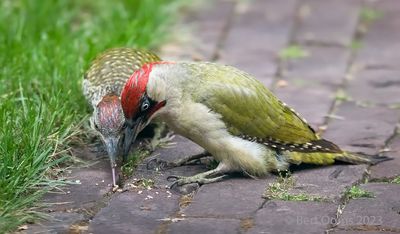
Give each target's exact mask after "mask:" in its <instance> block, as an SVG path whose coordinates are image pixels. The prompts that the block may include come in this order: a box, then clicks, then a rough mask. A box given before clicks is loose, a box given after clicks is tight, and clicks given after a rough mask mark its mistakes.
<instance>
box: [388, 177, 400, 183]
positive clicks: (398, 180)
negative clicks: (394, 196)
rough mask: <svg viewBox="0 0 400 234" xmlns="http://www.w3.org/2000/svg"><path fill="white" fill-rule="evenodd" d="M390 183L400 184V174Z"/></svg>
mask: <svg viewBox="0 0 400 234" xmlns="http://www.w3.org/2000/svg"><path fill="white" fill-rule="evenodd" d="M390 183H393V184H400V176H397V177H396V178H394V179H393V180H392V181H390Z"/></svg>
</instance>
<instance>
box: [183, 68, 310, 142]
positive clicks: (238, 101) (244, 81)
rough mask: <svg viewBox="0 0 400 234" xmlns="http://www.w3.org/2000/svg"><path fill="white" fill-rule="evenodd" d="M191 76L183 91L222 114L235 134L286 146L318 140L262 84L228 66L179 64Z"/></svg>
mask: <svg viewBox="0 0 400 234" xmlns="http://www.w3.org/2000/svg"><path fill="white" fill-rule="evenodd" d="M182 66H183V67H186V69H185V70H187V71H188V73H191V74H192V75H190V77H193V79H191V80H190V81H189V80H188V82H187V84H186V85H185V88H186V89H187V93H190V94H191V96H192V98H193V99H194V100H195V101H196V102H201V103H203V104H205V105H206V106H207V107H208V108H210V109H211V110H212V111H214V112H216V113H218V114H221V116H222V118H223V120H224V122H225V123H226V124H227V126H228V127H229V129H230V131H231V132H232V133H233V134H235V135H243V136H245V135H247V136H249V137H259V138H273V139H275V140H278V141H282V143H283V142H287V143H305V142H310V141H313V140H317V139H318V138H317V136H316V135H315V133H314V131H313V130H312V128H311V127H310V126H309V125H308V124H307V122H306V121H305V120H304V119H302V118H301V117H300V116H299V115H298V114H297V113H296V112H295V111H294V110H293V109H291V108H290V107H288V106H287V105H286V104H284V103H283V102H281V101H280V100H279V99H278V98H276V97H275V96H274V95H273V94H272V93H271V92H270V91H269V90H268V89H267V88H266V87H265V86H264V85H263V84H262V83H260V82H259V81H257V80H256V79H255V78H253V77H252V76H250V75H249V74H247V73H245V72H243V71H240V70H238V69H236V68H234V67H231V66H224V65H219V64H214V63H182Z"/></svg>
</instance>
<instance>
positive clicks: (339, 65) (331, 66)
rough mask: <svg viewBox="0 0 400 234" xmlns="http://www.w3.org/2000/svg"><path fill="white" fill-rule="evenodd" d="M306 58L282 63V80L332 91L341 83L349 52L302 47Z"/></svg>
mask: <svg viewBox="0 0 400 234" xmlns="http://www.w3.org/2000/svg"><path fill="white" fill-rule="evenodd" d="M302 48H303V49H304V51H306V52H307V53H308V56H307V57H304V58H299V59H289V60H287V61H285V62H284V63H283V72H282V73H283V74H282V76H283V78H284V79H285V80H289V81H296V82H300V81H301V82H304V83H307V84H309V85H310V88H313V87H314V85H315V84H319V85H322V86H326V87H328V88H330V89H331V90H333V91H336V89H337V87H338V86H339V85H340V84H341V83H342V81H343V78H344V75H345V74H346V70H347V64H348V61H349V58H350V52H349V50H347V49H345V48H342V47H323V46H303V47H302Z"/></svg>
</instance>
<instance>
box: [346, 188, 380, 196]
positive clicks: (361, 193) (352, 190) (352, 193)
mask: <svg viewBox="0 0 400 234" xmlns="http://www.w3.org/2000/svg"><path fill="white" fill-rule="evenodd" d="M346 196H347V198H348V199H357V198H362V197H366V198H372V197H375V195H374V194H373V193H372V192H369V191H367V190H364V189H362V188H360V187H359V186H352V187H351V188H350V189H349V190H347V192H346Z"/></svg>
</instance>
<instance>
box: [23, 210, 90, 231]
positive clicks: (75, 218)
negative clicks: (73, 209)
mask: <svg viewBox="0 0 400 234" xmlns="http://www.w3.org/2000/svg"><path fill="white" fill-rule="evenodd" d="M49 215H50V219H48V220H46V221H42V222H40V223H38V224H33V225H29V226H28V229H27V230H26V231H23V232H19V233H28V234H31V233H32V234H33V233H71V231H72V230H74V227H73V226H72V225H73V224H76V223H78V222H81V221H84V217H83V215H82V214H77V213H65V212H54V213H51V214H49Z"/></svg>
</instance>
